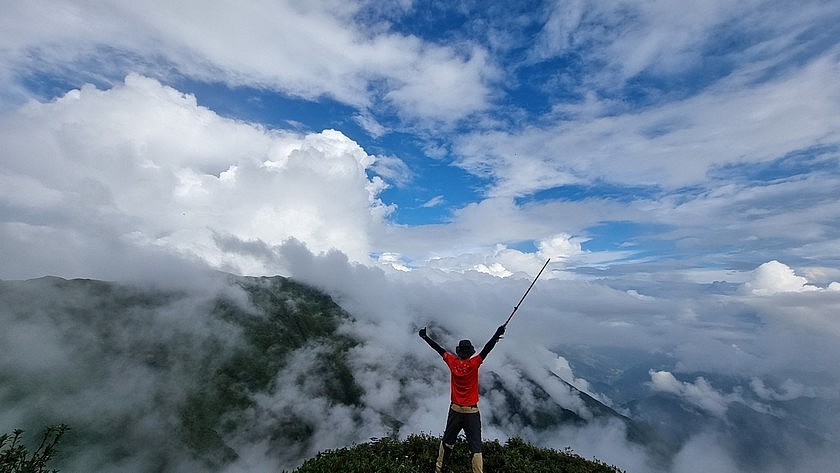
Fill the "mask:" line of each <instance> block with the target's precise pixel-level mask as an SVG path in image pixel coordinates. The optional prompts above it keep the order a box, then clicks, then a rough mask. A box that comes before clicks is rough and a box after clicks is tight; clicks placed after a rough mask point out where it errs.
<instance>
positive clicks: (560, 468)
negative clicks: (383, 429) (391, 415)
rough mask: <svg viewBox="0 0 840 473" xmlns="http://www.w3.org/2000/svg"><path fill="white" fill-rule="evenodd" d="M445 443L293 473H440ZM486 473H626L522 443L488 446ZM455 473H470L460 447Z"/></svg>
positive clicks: (420, 441) (312, 463)
mask: <svg viewBox="0 0 840 473" xmlns="http://www.w3.org/2000/svg"><path fill="white" fill-rule="evenodd" d="M439 441H440V439H439V438H437V437H430V436H428V435H412V436H409V437H408V438H407V439H405V440H404V441H399V440H395V439H391V438H383V439H371V442H369V443H364V444H361V445H356V446H353V447H348V448H341V449H338V450H330V451H326V452H322V453H320V454H318V456H316V457H315V458H311V459H309V460H307V461H306V462H305V463H304V464H303V465H301V466H300V467H299V468H298V469H297V470H295V471H294V472H293V473H336V472H343V473H426V472H431V471H434V463H435V459H436V457H437V452H438V443H439ZM484 470H485V471H487V472H492V473H514V472H515V473H520V472H523V471H533V472H540V473H559V472H563V473H619V472H621V471H622V470H620V469H618V468H616V467H614V466H611V465H607V464H606V463H602V462H600V461H597V460H595V461H592V460H586V459H585V458H583V457H581V456H579V455H576V454H574V453H572V452H571V451H563V452H560V451H556V450H551V449H545V448H537V447H534V446H533V445H530V444H528V443H526V442H524V441H523V440H521V439H516V438H514V439H510V440H508V441H507V442H506V443H505V444H504V445H502V444H500V443H499V442H498V441H491V442H484ZM450 471H451V472H452V473H467V472H469V471H471V470H470V458H469V452H468V450H467V447H466V445H464V444H463V443H459V444H458V445H456V446H455V451H454V452H453V453H452V464H451V470H450Z"/></svg>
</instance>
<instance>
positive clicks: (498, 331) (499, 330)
mask: <svg viewBox="0 0 840 473" xmlns="http://www.w3.org/2000/svg"><path fill="white" fill-rule="evenodd" d="M505 328H506V327H505V326H504V325H500V326H499V328H497V329H496V333H495V334H493V337H494V338H502V335H504V334H505Z"/></svg>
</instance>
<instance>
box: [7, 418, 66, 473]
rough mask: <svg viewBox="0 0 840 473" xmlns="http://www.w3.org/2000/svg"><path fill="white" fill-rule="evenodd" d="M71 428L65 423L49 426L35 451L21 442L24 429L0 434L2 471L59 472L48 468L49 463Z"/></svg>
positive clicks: (22, 472) (8, 472)
mask: <svg viewBox="0 0 840 473" xmlns="http://www.w3.org/2000/svg"><path fill="white" fill-rule="evenodd" d="M68 430H69V427H67V426H66V425H64V424H59V425H57V426H53V427H48V428H47V430H46V431H45V432H44V437H43V438H42V439H41V444H40V445H38V448H36V449H35V451H33V452H31V453H30V452H29V450H28V449H27V448H26V447H25V446H23V445H22V444H21V437H22V436H23V430H20V429H15V430H14V431H13V432H12V433H11V434H3V435H0V473H57V472H58V470H54V469H48V467H47V463H49V461H50V460H51V459H52V457H53V455H54V454H55V446H56V445H57V444H58V441H59V440H60V439H61V436H62V435H64V433H65V432H67V431H68Z"/></svg>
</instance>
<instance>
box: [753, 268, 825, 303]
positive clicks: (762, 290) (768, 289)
mask: <svg viewBox="0 0 840 473" xmlns="http://www.w3.org/2000/svg"><path fill="white" fill-rule="evenodd" d="M744 287H745V289H747V290H748V291H751V292H752V293H753V294H756V295H772V294H776V293H779V292H806V291H817V290H819V288H818V287H816V286H811V285H809V284H808V280H807V279H805V278H804V277H801V276H797V275H796V274H795V273H794V272H793V269H791V268H790V267H788V266H787V265H785V264H783V263H780V262H778V261H775V260H773V261H769V262H767V263H764V264H762V265H761V266H759V267H758V268H756V269H755V271H753V274H752V278H751V279H750V281H749V282H747V283H745V284H744Z"/></svg>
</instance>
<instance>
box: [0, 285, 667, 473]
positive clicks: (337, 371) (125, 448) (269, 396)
mask: <svg viewBox="0 0 840 473" xmlns="http://www.w3.org/2000/svg"><path fill="white" fill-rule="evenodd" d="M352 321H353V316H352V315H351V314H350V313H348V312H347V311H345V310H344V309H342V308H341V307H340V306H339V305H338V304H336V302H335V301H334V300H333V299H332V298H330V297H329V296H328V295H326V294H324V293H322V292H320V291H318V290H316V289H314V288H312V287H309V286H306V285H303V284H300V283H297V282H295V281H293V280H290V279H287V278H283V277H264V278H251V277H235V276H230V275H218V277H217V278H216V279H215V280H213V281H212V284H209V285H208V287H207V288H206V289H204V290H183V289H179V290H173V289H166V288H156V287H152V286H146V287H138V286H130V285H124V284H116V283H109V282H103V281H93V280H82V279H77V280H64V279H60V278H53V277H46V278H41V279H36V280H29V281H3V282H0V323H2V325H3V326H4V327H6V331H5V332H4V334H3V335H0V342H2V345H0V346H2V351H3V353H2V358H3V361H0V386H2V388H0V420H2V422H3V423H4V425H3V427H5V428H6V429H7V430H8V429H10V428H16V427H20V428H25V429H32V430H37V429H39V428H40V427H41V426H43V425H52V424H57V423H66V424H69V425H70V426H71V428H72V429H73V430H72V431H71V432H72V434H68V436H67V437H66V440H65V441H64V444H65V447H66V451H68V452H73V455H67V456H66V457H64V458H61V457H59V458H58V460H59V463H60V466H61V467H62V470H64V469H66V470H67V471H98V472H107V471H136V472H142V471H197V470H202V471H221V470H223V469H224V468H225V467H226V466H227V465H230V464H234V463H243V464H252V463H253V462H254V461H257V460H255V459H263V458H272V459H273V462H274V463H272V465H273V467H276V465H280V466H283V465H295V464H299V463H300V462H302V461H303V460H304V459H305V458H308V457H310V456H312V454H313V453H314V452H317V451H320V450H322V449H323V445H325V444H324V439H323V438H324V437H325V436H326V435H327V434H329V436H330V441H331V442H333V443H336V442H338V443H341V442H344V443H345V444H348V445H349V444H350V443H355V442H358V441H363V440H365V438H364V435H365V433H366V432H368V431H370V429H368V428H367V427H368V424H369V423H370V422H371V419H372V418H373V417H374V416H378V417H376V418H377V419H378V421H380V422H383V423H385V424H388V425H390V428H392V429H394V430H396V429H398V428H399V427H400V426H401V425H402V423H403V422H404V420H403V419H401V418H399V417H398V416H397V415H395V414H394V413H382V412H371V408H370V407H369V406H366V405H365V403H364V395H365V389H366V388H365V387H363V386H362V385H360V383H359V382H358V381H357V379H358V375H359V373H357V372H356V371H354V370H355V369H356V368H354V365H353V362H352V360H351V359H350V357H349V353H350V352H351V351H352V349H353V348H354V347H356V346H358V345H359V344H360V343H361V341H360V340H357V339H354V338H353V337H352V336H351V335H349V333H350V332H348V331H345V330H341V327H342V326H343V325H346V324H351V323H352ZM489 376H490V378H489V383H490V385H491V388H490V389H491V390H493V391H495V392H496V394H497V395H501V396H503V398H504V403H505V405H506V411H505V412H498V409H496V410H494V411H493V412H492V414H491V415H490V416H488V419H487V420H486V421H485V422H489V423H494V422H496V421H497V420H499V419H494V416H496V417H499V416H505V417H506V418H507V421H508V422H511V421H510V419H515V422H517V423H519V424H520V425H522V426H527V427H529V428H532V429H535V430H536V431H540V430H545V431H550V429H553V428H557V427H558V426H560V425H567V424H570V425H585V424H587V423H591V422H601V423H606V422H618V423H620V424H622V425H624V426H625V427H626V432H627V438H628V440H629V441H631V442H634V443H636V444H638V445H640V446H643V447H645V448H648V449H649V450H650V451H652V452H655V453H656V455H657V457H658V458H660V459H661V460H662V461H663V462H666V461H667V458H668V456H669V455H670V454H672V453H673V449H674V446H673V445H671V444H670V443H668V442H666V441H663V440H662V438H661V437H660V436H659V435H658V434H657V433H656V432H655V431H654V430H653V429H651V428H650V427H648V426H646V425H644V424H641V423H639V422H637V421H634V420H632V419H631V418H629V417H627V416H625V415H622V414H620V413H618V412H616V411H615V410H614V409H612V408H610V407H608V406H606V405H604V404H602V403H601V402H599V401H598V400H596V399H595V398H593V397H591V396H589V395H587V394H586V393H583V392H581V391H579V390H577V389H576V388H574V387H573V386H571V385H570V384H568V383H566V382H565V381H562V380H561V382H562V383H563V384H564V385H566V386H567V387H568V389H569V390H570V392H572V393H573V394H574V396H576V397H577V398H578V399H579V403H580V404H582V405H583V406H585V409H584V411H585V412H587V413H588V414H587V415H586V416H584V415H581V410H574V409H570V408H567V407H564V406H561V405H560V404H558V402H557V401H556V400H555V399H553V398H552V396H551V395H549V394H548V393H547V392H546V391H545V390H544V389H543V388H541V387H540V385H539V384H538V383H536V382H534V381H533V380H529V379H527V378H526V379H523V380H520V383H519V385H517V386H511V385H509V383H506V382H505V381H504V380H503V379H502V378H501V377H499V376H498V375H495V373H492V372H491V373H490V374H489ZM521 383H524V384H525V385H526V386H528V389H529V390H530V393H529V399H530V401H529V403H528V405H525V404H524V403H523V402H521V392H520V391H521V389H523V388H522V385H521ZM326 412H329V415H330V416H332V417H331V419H333V420H330V423H326V425H327V426H328V427H325V426H324V425H325V422H323V420H324V419H323V418H319V416H320V417H323V416H326V415H327V414H326ZM339 414H340V417H338V415H339ZM334 419H340V422H339V421H335V420H334ZM7 423H10V424H16V425H5V424H7ZM329 425H332V426H333V427H334V428H333V429H332V431H329V432H327V431H325V430H324V429H325V428H327V429H329ZM185 452H188V453H185ZM259 461H264V460H259ZM260 471H262V470H260Z"/></svg>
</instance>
